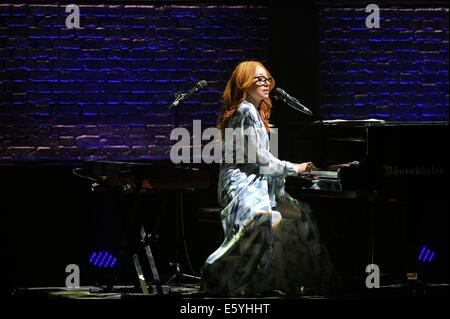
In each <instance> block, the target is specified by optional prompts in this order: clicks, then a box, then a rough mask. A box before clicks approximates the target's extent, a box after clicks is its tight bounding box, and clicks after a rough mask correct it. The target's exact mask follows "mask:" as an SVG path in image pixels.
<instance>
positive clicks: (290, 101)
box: [274, 88, 314, 115]
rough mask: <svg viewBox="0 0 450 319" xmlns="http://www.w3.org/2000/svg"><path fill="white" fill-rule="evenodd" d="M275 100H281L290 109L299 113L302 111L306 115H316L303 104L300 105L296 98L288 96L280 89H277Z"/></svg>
mask: <svg viewBox="0 0 450 319" xmlns="http://www.w3.org/2000/svg"><path fill="white" fill-rule="evenodd" d="M274 98H275V99H276V100H281V101H283V102H284V103H286V104H287V105H289V106H290V107H292V108H294V109H296V110H297V111H300V112H302V113H305V114H307V115H314V114H313V113H312V112H311V111H310V110H309V109H308V108H307V107H306V106H304V105H303V104H302V103H300V102H299V101H298V100H297V99H296V98H295V97H292V96H290V95H289V94H287V93H286V92H285V91H284V90H282V89H280V88H276V89H275V95H274Z"/></svg>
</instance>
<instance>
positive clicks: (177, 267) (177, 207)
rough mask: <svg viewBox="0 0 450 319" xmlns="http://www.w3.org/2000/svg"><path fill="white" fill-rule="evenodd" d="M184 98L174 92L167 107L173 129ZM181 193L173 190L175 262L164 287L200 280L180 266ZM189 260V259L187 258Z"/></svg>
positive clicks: (171, 263) (181, 94)
mask: <svg viewBox="0 0 450 319" xmlns="http://www.w3.org/2000/svg"><path fill="white" fill-rule="evenodd" d="M184 96H185V94H184V93H181V92H176V93H175V101H174V102H173V103H172V104H171V105H170V106H169V110H170V109H173V108H175V110H174V127H175V128H177V127H178V126H179V125H180V104H179V101H180V100H181V99H182V98H183V97H184ZM175 167H181V166H180V164H175ZM182 192H183V191H182V190H180V189H176V190H175V227H176V228H175V232H176V247H175V261H174V262H170V263H169V265H170V266H172V267H174V268H175V273H174V274H173V275H172V276H171V277H170V278H169V280H167V282H166V285H168V284H169V283H170V282H171V281H172V280H174V279H176V278H177V277H181V278H188V279H194V280H201V278H200V277H197V276H192V275H188V274H186V273H184V272H183V270H182V268H181V264H180V233H179V232H180V220H181V224H182V225H181V227H184V221H183V214H184V211H183V196H182V195H183V193H182ZM182 237H183V238H182V240H183V241H185V240H186V239H185V237H184V231H183V232H182ZM188 258H189V257H188Z"/></svg>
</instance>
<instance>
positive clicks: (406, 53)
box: [320, 2, 449, 122]
mask: <svg viewBox="0 0 450 319" xmlns="http://www.w3.org/2000/svg"><path fill="white" fill-rule="evenodd" d="M448 11H449V9H448V4H447V7H444V6H438V5H432V2H430V4H429V7H426V6H424V5H422V6H421V7H407V6H399V7H393V6H389V7H387V6H382V5H380V18H381V19H380V28H379V29H367V28H366V25H365V20H366V17H367V15H369V13H366V12H365V5H361V6H359V7H350V6H348V7H347V6H340V7H333V6H331V7H330V6H328V7H323V8H322V9H321V11H320V37H321V39H320V51H321V57H320V59H321V63H320V77H321V92H322V96H321V99H322V103H321V114H322V116H323V117H324V118H345V119H363V118H380V119H385V120H389V121H418V122H423V121H448V110H449V105H448V94H449V93H448V92H449V83H448V58H449V56H448V48H449V43H448V39H449V29H448V27H449V17H448V14H449V12H448Z"/></svg>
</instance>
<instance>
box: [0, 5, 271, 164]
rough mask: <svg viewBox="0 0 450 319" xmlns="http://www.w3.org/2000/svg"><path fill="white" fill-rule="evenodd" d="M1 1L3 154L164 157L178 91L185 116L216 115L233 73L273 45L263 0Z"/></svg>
mask: <svg viewBox="0 0 450 319" xmlns="http://www.w3.org/2000/svg"><path fill="white" fill-rule="evenodd" d="M79 7H80V14H81V19H80V24H81V28H80V29H67V28H66V25H65V20H66V17H67V15H69V13H66V12H65V5H53V4H49V5H44V4H35V5H31V4H0V69H1V70H2V72H1V74H0V92H1V93H0V94H1V99H0V161H3V162H8V161H28V160H31V161H34V160H45V161H66V160H69V161H73V160H76V161H77V160H85V159H115V160H137V159H157V158H168V154H169V150H170V145H171V144H172V143H173V142H172V141H170V140H169V134H170V130H171V129H172V127H173V126H172V125H173V121H174V119H173V114H172V113H171V112H169V111H168V110H167V107H168V105H170V103H171V102H172V100H173V95H172V94H173V93H174V92H176V91H187V90H189V89H190V88H192V87H193V86H194V85H195V83H196V82H197V81H199V80H207V81H208V83H209V85H208V88H207V89H205V90H202V91H201V92H200V93H199V94H196V95H195V96H193V97H192V98H191V99H189V100H187V101H185V103H184V104H183V105H182V108H181V118H180V119H181V124H182V125H185V126H188V125H189V124H192V119H201V120H202V125H203V126H204V127H205V126H213V125H214V124H215V120H216V116H217V114H218V111H219V106H220V105H221V96H220V95H221V92H222V90H223V88H224V86H225V81H226V79H227V78H228V76H229V72H230V71H231V70H232V69H233V67H234V66H235V65H236V63H238V62H239V61H241V60H242V59H258V60H265V59H264V57H266V56H267V42H268V41H267V23H266V22H267V9H266V8H265V7H264V6H255V5H233V6H231V5H188V4H182V5H175V4H163V3H156V4H154V5H125V4H122V5H111V4H109V5H80V6H79Z"/></svg>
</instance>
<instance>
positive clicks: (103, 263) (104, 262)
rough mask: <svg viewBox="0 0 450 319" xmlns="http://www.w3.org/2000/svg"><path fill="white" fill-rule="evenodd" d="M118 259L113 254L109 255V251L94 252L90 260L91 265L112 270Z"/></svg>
mask: <svg viewBox="0 0 450 319" xmlns="http://www.w3.org/2000/svg"><path fill="white" fill-rule="evenodd" d="M116 261H117V258H116V257H114V256H113V255H112V254H110V253H108V252H107V251H105V252H103V251H99V252H96V251H94V252H93V253H92V254H91V256H90V258H89V263H91V264H93V265H94V266H97V267H103V268H107V267H109V268H112V267H114V265H115V264H116Z"/></svg>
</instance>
